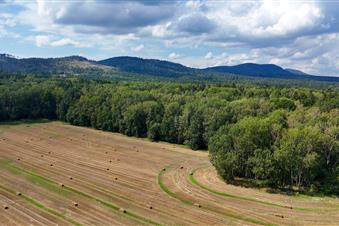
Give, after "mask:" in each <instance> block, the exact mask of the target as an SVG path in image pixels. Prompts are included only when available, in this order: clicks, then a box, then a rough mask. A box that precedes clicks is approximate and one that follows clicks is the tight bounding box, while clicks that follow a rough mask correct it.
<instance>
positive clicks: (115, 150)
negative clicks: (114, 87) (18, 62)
mask: <svg viewBox="0 0 339 226" xmlns="http://www.w3.org/2000/svg"><path fill="white" fill-rule="evenodd" d="M19 159H20V160H19ZM0 180H1V184H0V205H1V206H2V207H3V208H2V209H1V211H0V224H1V225H28V224H32V225H51V224H58V225H145V224H146V225H338V223H337V222H339V201H338V199H335V198H328V197H326V198H322V197H321V198H320V197H305V196H302V197H299V196H298V197H292V196H286V195H280V194H270V193H268V192H265V191H262V190H258V189H249V188H242V187H236V186H233V185H228V184H225V183H224V182H223V181H221V180H220V179H219V178H218V176H217V174H216V172H215V170H214V168H213V167H212V166H211V165H210V163H209V160H208V154H207V153H206V152H197V151H191V150H189V149H185V148H182V147H178V146H176V145H172V144H166V143H152V142H149V141H145V140H142V139H136V138H129V137H125V136H122V135H119V134H113V133H108V132H102V131H98V130H94V129H89V128H81V127H75V126H70V125H66V124H62V123H60V122H51V123H43V124H30V125H29V126H26V125H24V124H22V125H11V126H8V125H1V126H0ZM19 193H20V195H18V194H19ZM6 206H7V207H8V208H6V209H5V208H4V207H6Z"/></svg>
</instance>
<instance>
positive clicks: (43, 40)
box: [35, 35, 51, 47]
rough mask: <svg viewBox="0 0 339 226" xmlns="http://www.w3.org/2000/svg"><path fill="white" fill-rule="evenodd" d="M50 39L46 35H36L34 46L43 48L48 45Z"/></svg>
mask: <svg viewBox="0 0 339 226" xmlns="http://www.w3.org/2000/svg"><path fill="white" fill-rule="evenodd" d="M50 43H51V37H50V36H48V35H37V36H35V44H36V46H37V47H43V46H47V45H50Z"/></svg>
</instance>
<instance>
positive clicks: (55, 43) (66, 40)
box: [51, 38, 80, 47]
mask: <svg viewBox="0 0 339 226" xmlns="http://www.w3.org/2000/svg"><path fill="white" fill-rule="evenodd" d="M66 45H73V46H79V45H80V44H79V43H78V42H76V41H74V40H72V39H70V38H62V39H60V40H57V41H53V42H51V46H54V47H58V46H66Z"/></svg>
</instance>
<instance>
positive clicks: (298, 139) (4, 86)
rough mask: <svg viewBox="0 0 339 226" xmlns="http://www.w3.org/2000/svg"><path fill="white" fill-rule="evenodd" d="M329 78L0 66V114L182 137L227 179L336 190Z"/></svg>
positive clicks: (334, 100)
mask: <svg viewBox="0 0 339 226" xmlns="http://www.w3.org/2000/svg"><path fill="white" fill-rule="evenodd" d="M336 88H337V87H335V86H334V87H332V88H306V87H291V86H277V85H255V84H245V83H244V84H241V83H239V84H234V83H231V82H226V83H213V84H212V83H181V84H180V83H175V82H164V81H162V82H136V81H134V82H133V81H129V82H126V81H125V82H124V81H98V80H97V81H95V80H91V79H81V78H78V77H67V78H61V77H52V78H51V77H50V78H44V77H33V76H3V77H2V78H1V79H0V121H9V120H20V119H40V118H47V119H52V120H55V119H57V120H62V121H65V122H68V123H70V124H73V125H79V126H87V127H94V128H96V129H101V130H106V131H112V132H119V133H123V134H126V135H128V136H136V137H147V138H149V139H151V140H153V141H167V142H171V143H177V144H185V145H187V146H189V147H190V148H192V149H194V150H197V149H205V150H209V156H210V160H211V162H212V164H213V165H214V166H215V167H216V169H217V171H218V173H219V174H220V175H221V176H222V177H223V178H224V179H225V180H227V181H233V180H235V179H237V178H243V179H246V180H254V181H258V182H260V183H262V184H264V185H265V186H272V187H278V188H292V187H293V188H298V189H300V190H311V191H319V192H323V193H326V192H327V193H333V192H334V193H338V191H339V166H338V165H339V164H338V162H339V92H338V90H337V89H336Z"/></svg>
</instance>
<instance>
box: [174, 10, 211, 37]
mask: <svg viewBox="0 0 339 226" xmlns="http://www.w3.org/2000/svg"><path fill="white" fill-rule="evenodd" d="M215 28H216V24H215V22H214V21H213V20H210V19H209V18H207V17H206V16H204V15H203V14H201V13H199V14H192V15H189V16H184V17H182V18H180V19H179V21H177V24H176V25H175V29H177V30H178V31H179V32H187V33H189V34H193V35H194V34H203V33H208V32H211V31H213V29H215Z"/></svg>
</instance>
